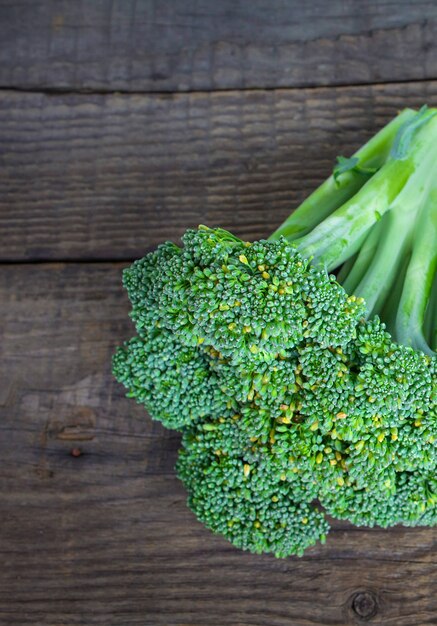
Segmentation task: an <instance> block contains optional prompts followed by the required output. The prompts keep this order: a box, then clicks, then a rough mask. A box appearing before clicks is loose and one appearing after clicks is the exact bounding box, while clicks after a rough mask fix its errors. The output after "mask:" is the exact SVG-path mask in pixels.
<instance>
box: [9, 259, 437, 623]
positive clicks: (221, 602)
mask: <svg viewBox="0 0 437 626" xmlns="http://www.w3.org/2000/svg"><path fill="white" fill-rule="evenodd" d="M121 268H122V266H121V265H119V264H109V263H105V264H93V265H88V264H73V263H70V264H41V265H37V266H34V267H29V266H28V265H18V266H17V265H10V266H7V267H3V269H2V271H1V272H0V302H1V315H0V346H1V351H2V357H3V358H2V359H1V360H0V379H1V380H2V387H1V390H0V424H1V432H2V436H1V443H0V445H1V448H0V472H1V476H2V501H1V509H2V530H1V533H0V545H1V552H2V555H3V567H2V568H1V570H0V580H1V581H2V584H1V585H0V589H1V599H0V624H2V625H3V624H5V625H8V626H9V625H14V626H15V625H16V626H21V625H24V624H33V625H35V624H43V625H46V624H50V625H53V626H55V625H56V626H58V625H59V624H68V625H69V624H83V625H85V626H91V625H94V624H99V625H100V624H102V625H105V626H107V625H109V624H117V625H122V626H124V625H130V624H141V625H150V626H155V625H158V624H162V625H170V624H171V625H178V626H181V625H190V626H194V625H196V626H206V625H211V626H212V625H213V624H214V625H216V624H219V625H220V626H221V625H225V624H226V625H232V626H237V625H241V626H243V625H244V626H247V625H250V626H255V625H257V626H258V625H260V626H261V625H262V626H289V625H292V626H295V625H298V626H307V625H311V626H313V625H314V624H322V625H332V626H343V625H349V624H355V623H357V622H356V620H357V619H358V618H357V612H356V611H357V610H358V611H360V610H361V611H362V612H363V613H364V617H366V616H367V617H369V616H370V615H373V617H372V624H378V625H379V624H381V625H384V626H386V625H392V626H413V625H417V626H419V625H420V626H423V625H425V624H435V617H436V610H437V606H436V598H435V586H436V576H437V572H436V566H435V556H436V553H435V532H434V531H433V530H432V529H426V528H422V529H404V528H395V529H392V530H390V531H385V530H380V529H374V530H369V529H358V528H353V527H351V526H349V525H348V524H345V523H338V522H337V523H336V524H335V525H334V530H333V531H332V532H331V534H330V535H329V537H328V542H327V544H326V545H325V546H318V547H315V548H312V549H310V550H308V552H307V553H306V555H305V556H304V557H303V558H302V559H298V558H290V559H286V560H276V559H274V558H273V557H271V556H253V555H250V554H246V553H242V552H240V551H238V550H237V549H235V548H233V547H232V546H231V545H230V544H228V543H227V542H226V541H225V540H224V539H222V538H220V537H216V536H213V535H211V533H210V532H209V531H207V530H206V529H204V528H203V527H202V526H201V525H200V524H199V523H198V522H197V521H196V520H195V518H194V516H193V515H192V513H191V512H190V511H189V510H188V509H187V507H186V504H185V499H186V495H185V492H184V489H183V487H182V485H181V484H180V483H179V482H178V480H177V479H176V477H175V475H174V472H173V464H174V461H175V458H176V449H177V447H178V442H179V439H178V436H177V435H175V434H173V433H171V432H170V431H167V430H165V429H164V428H162V427H161V425H160V424H157V423H153V422H151V421H150V420H149V419H148V418H147V417H146V416H145V415H144V413H143V410H142V409H141V407H139V406H137V405H136V404H135V403H133V402H132V401H128V400H126V399H125V398H124V397H123V390H122V388H121V387H120V386H119V385H118V384H116V383H115V382H114V381H113V379H112V377H111V374H110V366H109V361H110V357H111V353H112V351H113V347H114V345H115V344H116V343H117V342H120V341H121V340H122V339H125V338H127V337H129V336H130V334H131V333H132V334H133V330H132V327H131V324H130V322H129V320H128V309H129V307H128V302H127V298H126V296H125V294H124V293H123V291H122V289H121V286H120V271H121ZM12 285H13V289H12V288H11V286H12ZM5 356H6V357H7V358H6V359H5ZM75 454H78V455H79V456H75ZM360 594H361V596H360ZM360 597H361V600H360ZM363 597H364V599H363ZM354 603H355V604H354ZM353 606H355V609H356V610H355V611H354V608H353ZM358 623H360V622H359V621H358Z"/></svg>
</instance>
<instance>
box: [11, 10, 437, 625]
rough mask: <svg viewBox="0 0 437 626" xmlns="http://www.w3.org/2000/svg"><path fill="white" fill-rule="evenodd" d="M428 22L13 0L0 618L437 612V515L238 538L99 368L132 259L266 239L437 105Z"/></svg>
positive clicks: (118, 621)
mask: <svg viewBox="0 0 437 626" xmlns="http://www.w3.org/2000/svg"><path fill="white" fill-rule="evenodd" d="M436 39H437V4H436V2H435V0H434V1H432V0H431V1H422V0H419V1H415V2H408V1H406V0H397V1H396V2H389V1H388V0H384V1H381V0H367V1H366V2H364V1H353V0H342V1H340V0H330V1H329V2H327V1H326V0H310V1H308V2H303V1H299V0H289V1H286V0H252V1H251V2H243V1H236V0H222V1H221V2H220V1H218V0H216V1H215V2H213V1H208V0H197V1H196V0H186V1H181V0H179V1H177V0H166V1H162V0H161V1H159V0H155V1H153V0H149V1H143V0H137V1H135V0H124V1H122V0H112V1H111V0H99V1H94V0H89V1H88V2H86V1H85V0H83V1H75V2H72V1H70V2H67V1H66V0H64V1H62V0H54V1H49V0H16V1H15V2H12V0H0V151H1V152H0V165H1V167H0V233H1V235H0V236H1V247H0V260H1V267H0V308H1V314H0V335H1V338H0V351H1V361H0V380H1V385H0V413H1V419H0V428H1V431H2V435H1V440H0V480H1V491H2V494H1V504H0V510H1V517H0V525H1V528H0V543H1V553H2V567H1V572H0V579H1V582H0V624H1V625H2V626H3V625H4V626H25V625H28V624H32V625H43V626H61V625H63V626H70V625H75V624H81V625H85V626H93V625H97V624H98V625H102V626H103V625H104V626H111V625H117V626H131V625H141V626H157V625H166V626H167V625H177V626H208V625H211V626H212V625H214V626H227V625H231V626H314V625H322V626H327V625H332V626H345V625H352V624H355V625H356V624H364V623H371V624H375V625H384V626H387V625H391V626H425V625H426V624H434V625H435V624H437V605H436V596H437V593H436V592H437V567H436V550H435V547H436V532H435V530H433V529H426V528H419V529H405V528H403V527H397V528H393V529H391V530H389V531H387V530H381V529H378V528H375V529H361V528H353V527H351V526H350V525H348V524H346V523H338V522H337V523H334V528H333V531H332V532H331V534H330V535H329V538H328V542H327V544H326V545H325V546H317V547H315V548H312V549H310V550H308V552H307V553H306V554H305V556H304V557H303V558H300V559H299V558H289V559H286V560H276V559H274V558H273V557H271V556H254V555H251V554H248V553H243V552H240V551H238V550H236V549H234V548H233V547H232V546H231V545H230V544H228V543H227V542H226V541H225V540H224V539H222V538H221V537H217V536H213V535H212V534H211V533H210V532H209V531H208V530H206V529H205V528H203V527H202V526H201V525H200V524H199V523H198V522H197V521H196V519H195V517H194V515H193V514H192V513H191V512H190V511H189V510H188V509H187V507H186V504H185V500H186V494H185V492H184V489H183V487H182V486H181V484H180V483H179V482H178V480H177V479H176V477H175V474H174V470H173V466H174V462H175V458H176V451H177V448H178V444H179V438H178V435H177V434H174V433H172V432H170V431H167V430H165V429H164V428H162V427H161V426H160V424H157V423H152V422H151V420H150V419H149V418H148V417H147V415H145V413H144V412H143V410H142V409H141V408H140V407H138V406H137V405H136V404H135V403H134V402H133V401H131V400H128V399H126V398H125V397H124V391H123V388H122V387H121V386H120V385H118V384H117V383H115V381H114V380H113V378H112V376H111V373H110V358H111V354H112V352H113V350H114V346H115V345H116V344H118V343H120V342H121V341H122V340H123V339H125V338H128V337H129V336H130V335H132V334H133V328H132V325H131V323H130V321H129V319H128V311H129V305H128V301H127V298H126V294H125V293H124V292H123V290H122V287H121V270H122V268H123V267H125V266H126V264H128V263H129V262H130V261H131V260H133V259H134V258H137V257H140V256H143V255H144V253H146V252H147V251H149V250H151V249H152V248H153V247H154V246H155V245H156V244H157V243H158V242H160V241H161V240H163V239H166V238H172V239H175V238H178V237H179V236H180V235H181V233H182V232H183V230H184V229H185V228H186V227H189V226H195V225H197V224H198V223H202V222H203V223H206V224H209V225H217V224H220V225H222V226H223V227H225V228H229V229H232V230H233V231H235V232H236V233H237V234H240V235H244V237H246V238H256V237H261V236H266V235H267V234H268V233H269V232H271V231H272V230H273V229H274V228H275V227H276V226H277V225H278V224H279V223H280V222H281V221H282V220H283V219H284V218H285V217H286V215H287V214H288V213H289V212H290V210H291V208H292V207H293V206H295V205H296V204H297V203H298V202H299V201H301V200H302V199H303V198H304V197H305V195H306V194H307V193H308V192H309V191H310V190H312V189H313V188H314V187H315V186H316V185H317V184H318V183H319V182H320V181H321V180H323V179H324V178H325V177H326V176H327V175H328V174H329V172H330V170H331V167H332V164H333V161H334V158H335V156H336V155H338V154H344V155H350V154H351V153H352V151H353V150H354V149H356V148H357V147H358V146H359V145H360V144H361V143H362V142H363V141H365V140H366V138H368V137H370V136H371V135H372V134H373V133H374V132H375V131H376V130H377V129H378V128H380V127H381V126H382V125H383V124H384V123H385V122H386V121H388V120H389V119H390V117H391V116H393V115H394V114H395V113H396V111H397V110H399V109H401V108H403V107H405V106H420V105H421V104H423V103H425V102H426V103H428V104H429V105H434V106H435V105H436V104H437V81H436V80H433V79H435V78H437V46H436V43H435V42H436Z"/></svg>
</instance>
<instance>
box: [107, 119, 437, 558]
mask: <svg viewBox="0 0 437 626" xmlns="http://www.w3.org/2000/svg"><path fill="white" fill-rule="evenodd" d="M436 113H437V110H434V109H427V108H426V107H423V108H422V109H421V110H420V111H419V112H415V111H412V110H409V109H407V110H405V111H403V112H402V113H401V114H399V115H398V116H397V117H396V118H395V119H394V120H393V121H391V122H390V123H389V124H388V125H387V126H386V127H385V128H383V129H382V130H381V131H380V132H379V133H378V134H377V135H375V136H374V137H373V138H371V139H370V140H369V141H368V143H367V144H365V145H364V146H363V147H362V148H361V149H360V150H358V152H357V153H356V154H355V155H354V156H353V157H351V158H349V159H346V158H339V160H338V163H337V165H336V166H335V168H334V173H333V175H332V176H331V177H330V178H328V180H327V181H325V182H324V183H323V184H322V185H321V186H320V187H319V188H318V189H317V190H316V191H315V192H314V193H313V194H312V195H311V196H310V197H309V198H307V200H305V201H304V202H303V204H302V205H301V206H300V207H298V208H297V209H296V210H295V211H294V212H293V213H292V214H291V215H290V217H289V218H288V219H287V220H286V221H285V222H284V224H283V225H282V226H281V227H280V228H279V229H278V230H277V231H276V232H275V233H274V234H273V235H272V236H271V237H270V238H269V239H268V240H262V241H256V242H253V243H250V242H244V241H242V240H240V239H238V238H237V237H235V236H234V235H232V234H231V233H229V232H227V231H225V230H223V229H220V228H214V229H210V228H207V227H205V226H200V227H199V229H198V230H189V231H187V232H186V233H185V235H184V236H183V238H182V246H181V247H179V246H176V245H175V244H173V243H165V244H163V245H161V246H160V247H159V248H158V249H157V250H156V251H155V252H153V253H151V254H149V255H147V256H146V257H145V258H144V259H141V260H139V261H136V262H135V263H134V264H133V265H132V266H131V267H130V268H128V269H127V270H125V272H124V285H125V287H126V289H127V291H128V295H129V298H130V300H131V303H132V313H131V316H132V319H133V321H134V323H135V325H136V328H137V333H138V335H137V336H136V337H134V338H133V339H131V340H130V341H129V342H127V343H126V344H125V345H124V346H122V347H121V348H119V350H118V351H117V353H116V354H115V356H114V360H113V365H114V374H115V376H116V377H117V379H118V380H119V381H120V382H122V383H123V384H124V385H125V386H126V388H127V389H128V395H129V396H130V397H134V398H136V399H137V401H138V402H141V403H143V404H144V405H145V406H146V407H147V409H148V410H149V412H150V414H151V415H152V417H153V418H154V419H158V420H160V421H162V422H163V424H164V425H166V426H168V427H169V428H175V429H177V430H180V431H181V432H182V433H183V437H182V448H181V451H180V455H179V460H178V464H177V470H178V474H179V476H180V478H181V479H182V481H183V482H184V484H185V486H186V488H187V490H188V494H189V498H188V501H189V505H190V507H191V508H192V509H193V511H194V512H195V513H196V515H197V516H198V518H199V519H200V520H201V521H202V522H203V523H204V524H205V525H206V526H208V527H209V528H211V529H212V530H213V531H214V532H218V533H221V534H223V535H224V536H225V537H227V538H228V539H229V540H230V541H232V542H233V543H234V544H235V545H236V546H238V547H241V548H243V549H248V550H251V551H253V552H273V553H274V554H275V555H276V556H278V557H285V556H287V555H290V554H298V555H301V554H302V553H303V552H304V550H305V549H306V548H307V547H308V546H310V545H312V544H314V543H315V542H316V541H318V540H320V541H324V540H325V537H326V535H327V532H328V524H327V521H326V519H325V513H328V514H330V515H331V516H333V517H337V518H339V519H347V520H349V521H350V522H352V523H353V524H357V525H367V526H373V525H380V526H384V527H386V526H392V525H394V524H404V525H408V526H416V525H433V524H435V523H436V521H437V480H436V463H437V432H436V431H437V428H436V419H437V356H436V352H435V350H436V345H437V341H436V339H437V278H436V265H437V178H436V174H437V169H436V163H437V116H435V114H436ZM329 272H331V273H329ZM332 272H336V273H337V275H336V276H335V275H334V274H333V273H332ZM388 331H390V332H388Z"/></svg>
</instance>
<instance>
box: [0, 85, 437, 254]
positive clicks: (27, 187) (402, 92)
mask: <svg viewBox="0 0 437 626" xmlns="http://www.w3.org/2000/svg"><path fill="white" fill-rule="evenodd" d="M436 101H437V82H435V81H434V82H423V83H421V82H419V83H405V84H396V85H394V84H393V85H384V86H366V87H356V88H329V89H307V90H297V91H295V90H291V91H290V90H279V91H250V92H243V93H241V92H226V93H214V94H180V95H172V96H171V95H167V96H162V95H152V96H137V95H113V96H108V95H106V96H103V95H63V96H47V95H42V94H29V93H27V94H24V93H16V92H4V93H2V94H1V97H0V232H1V233H2V246H1V249H0V260H22V259H30V260H32V259H33V260H34V259H81V258H97V259H99V258H100V259H128V258H133V257H138V256H142V255H143V254H144V252H145V251H146V250H148V249H150V248H151V247H153V246H155V245H156V244H157V243H158V242H160V241H162V240H163V239H166V238H169V237H178V236H179V235H180V234H181V233H182V232H183V231H184V229H185V228H187V227H189V226H192V227H193V226H197V225H198V224H199V223H207V224H209V225H217V224H221V225H222V226H223V227H224V228H230V229H233V230H235V232H236V233H239V234H241V235H242V236H245V237H248V238H256V237H261V236H267V235H268V234H269V233H270V232H271V231H272V230H273V229H274V228H275V227H276V226H278V225H279V224H280V223H281V221H282V220H283V219H285V217H286V216H287V215H288V214H289V213H290V211H291V209H292V208H293V206H296V205H297V204H298V203H299V202H300V201H301V200H302V199H303V198H304V197H305V195H306V194H308V193H309V192H310V191H311V190H313V189H314V188H315V187H316V185H317V184H318V183H319V182H321V181H322V180H323V179H324V178H325V177H326V176H327V175H328V174H329V173H330V171H331V168H332V165H333V163H334V161H335V156H336V155H338V154H346V155H348V154H350V153H352V151H353V150H355V149H356V148H357V147H358V146H359V145H360V144H361V143H362V142H364V141H365V140H366V139H367V138H368V137H370V136H371V135H372V134H373V133H375V132H376V131H377V130H378V129H379V128H380V127H381V126H382V125H383V124H384V123H385V122H387V121H388V120H389V119H390V118H391V117H392V116H394V115H395V114H396V111H397V110H398V109H401V108H403V107H405V106H420V105H421V104H423V103H424V102H427V103H428V104H429V105H433V104H434V105H435V104H436Z"/></svg>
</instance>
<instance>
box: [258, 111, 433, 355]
mask: <svg viewBox="0 0 437 626" xmlns="http://www.w3.org/2000/svg"><path fill="white" fill-rule="evenodd" d="M436 114H437V109H427V108H426V107H423V108H422V109H421V110H420V111H419V112H413V111H410V110H406V111H404V112H403V113H402V114H400V115H399V116H398V117H397V118H395V120H393V122H391V123H390V124H388V125H387V126H386V127H385V128H384V129H382V131H380V133H378V135H376V136H375V137H374V140H375V141H374V142H373V143H372V140H371V141H370V142H368V144H366V145H365V146H363V148H361V150H359V151H358V152H357V156H359V157H360V162H359V164H358V167H357V162H356V160H355V161H353V160H352V161H351V160H349V163H348V162H347V160H346V166H349V165H350V167H352V168H353V170H355V171H353V170H352V171H346V172H344V173H341V174H340V182H341V183H342V184H341V185H340V187H336V183H335V181H334V179H333V177H330V179H328V180H327V181H326V182H325V183H324V184H323V185H321V186H320V187H319V188H318V189H317V190H316V192H314V194H312V195H311V196H310V197H309V198H308V199H307V200H306V201H305V202H304V203H303V204H302V205H301V206H300V207H298V209H297V210H296V211H295V212H294V213H292V214H291V216H290V217H289V218H288V219H287V220H286V221H285V222H284V224H283V225H282V226H281V227H280V228H279V229H278V230H277V231H276V232H275V233H273V235H272V236H271V237H270V239H271V240H275V239H277V238H278V237H279V236H281V235H282V236H284V237H285V238H286V239H288V240H289V241H292V242H294V243H295V245H296V246H297V249H298V250H299V251H300V252H301V254H302V255H303V256H305V257H306V258H308V259H311V260H312V262H313V263H315V264H319V265H323V266H324V267H325V269H326V270H327V271H332V270H336V269H338V268H340V267H341V266H342V265H343V264H344V265H343V267H342V268H341V270H340V272H339V275H338V280H339V282H341V284H343V286H344V288H345V290H346V291H347V292H348V293H350V294H351V295H352V294H354V295H357V296H360V297H362V298H364V300H365V301H366V305H367V313H368V315H369V316H371V315H372V316H373V315H375V314H382V316H384V314H385V312H388V313H389V317H390V325H391V328H394V338H395V339H397V340H398V341H399V342H400V343H404V344H407V345H413V346H414V347H415V348H418V349H421V350H423V351H425V352H428V353H429V352H432V350H431V348H430V347H429V344H431V345H432V346H433V347H434V346H435V343H436V336H435V335H436V322H435V317H436V316H435V308H436V306H435V303H434V300H432V302H431V303H430V304H428V301H429V299H430V298H431V296H432V293H433V290H432V285H433V281H434V274H435V267H436V263H437V260H436V254H437V253H436V250H437V234H436V231H437V226H435V224H436V220H437V218H436V216H435V212H434V209H433V208H432V207H434V206H435V204H436V201H435V194H436V192H435V191H432V193H431V194H430V191H429V190H430V188H431V187H433V185H434V181H433V176H435V164H436V163H437V117H436ZM394 122H396V124H395V125H393V123H394ZM375 150H380V152H379V156H378V155H377V154H376V153H375V152H374V151H375ZM375 163H376V164H377V167H378V168H379V169H378V171H377V172H376V173H374V174H373V176H371V178H370V179H367V181H366V182H362V180H363V175H362V174H360V173H359V172H360V170H362V169H363V168H368V167H370V166H372V165H374V164H375ZM357 176H361V179H360V180H359V178H357ZM433 189H434V187H433ZM345 198H346V201H344V199H345ZM425 207H426V209H425ZM419 222H420V226H417V224H418V223H419ZM406 257H409V258H410V257H411V258H410V264H409V266H408V268H407V269H406V270H405V284H404V285H402V284H401V283H400V281H399V275H400V272H401V271H403V270H404V267H405V263H404V261H405V258H406ZM434 284H435V282H434ZM396 306H399V312H398V313H397V312H396ZM431 309H432V310H431ZM382 318H383V320H384V317H382ZM394 320H395V321H394ZM424 325H425V326H426V328H424Z"/></svg>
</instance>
